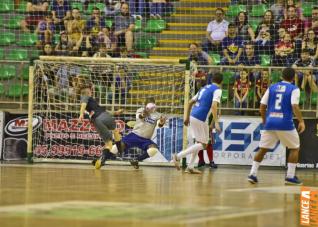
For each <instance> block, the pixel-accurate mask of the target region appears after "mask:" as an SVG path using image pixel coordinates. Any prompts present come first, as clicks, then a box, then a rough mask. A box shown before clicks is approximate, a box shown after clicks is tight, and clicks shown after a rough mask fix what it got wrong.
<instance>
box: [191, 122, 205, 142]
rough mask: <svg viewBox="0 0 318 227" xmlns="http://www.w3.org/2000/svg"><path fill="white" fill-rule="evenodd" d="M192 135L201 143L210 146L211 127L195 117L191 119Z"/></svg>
mask: <svg viewBox="0 0 318 227" xmlns="http://www.w3.org/2000/svg"><path fill="white" fill-rule="evenodd" d="M189 130H190V134H191V135H192V137H193V138H194V139H195V140H196V141H197V142H200V143H204V144H208V142H209V125H208V124H207V123H206V122H203V121H200V120H198V119H196V118H194V117H190V127H189Z"/></svg>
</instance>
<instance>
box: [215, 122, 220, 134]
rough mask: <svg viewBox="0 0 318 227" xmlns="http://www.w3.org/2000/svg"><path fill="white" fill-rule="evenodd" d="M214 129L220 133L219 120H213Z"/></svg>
mask: <svg viewBox="0 0 318 227" xmlns="http://www.w3.org/2000/svg"><path fill="white" fill-rule="evenodd" d="M215 130H216V132H217V133H221V132H222V130H221V127H220V124H219V122H215Z"/></svg>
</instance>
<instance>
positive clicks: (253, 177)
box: [247, 175, 258, 184]
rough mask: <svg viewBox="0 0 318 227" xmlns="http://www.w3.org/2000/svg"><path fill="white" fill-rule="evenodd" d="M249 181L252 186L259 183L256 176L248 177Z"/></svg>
mask: <svg viewBox="0 0 318 227" xmlns="http://www.w3.org/2000/svg"><path fill="white" fill-rule="evenodd" d="M247 180H248V181H249V182H250V183H251V184H257V183H258V180H257V177H256V176H253V175H249V176H248V177H247Z"/></svg>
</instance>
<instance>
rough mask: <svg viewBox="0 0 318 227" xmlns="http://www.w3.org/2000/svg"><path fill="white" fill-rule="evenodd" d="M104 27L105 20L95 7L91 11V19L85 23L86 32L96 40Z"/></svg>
mask: <svg viewBox="0 0 318 227" xmlns="http://www.w3.org/2000/svg"><path fill="white" fill-rule="evenodd" d="M105 27H106V22H105V18H103V17H102V16H101V12H100V10H99V9H98V8H97V7H95V8H94V9H93V10H92V15H91V18H90V19H89V20H88V21H87V23H86V30H87V31H88V33H89V34H90V35H92V36H93V37H95V38H97V35H98V33H99V32H100V31H101V30H102V29H103V28H105Z"/></svg>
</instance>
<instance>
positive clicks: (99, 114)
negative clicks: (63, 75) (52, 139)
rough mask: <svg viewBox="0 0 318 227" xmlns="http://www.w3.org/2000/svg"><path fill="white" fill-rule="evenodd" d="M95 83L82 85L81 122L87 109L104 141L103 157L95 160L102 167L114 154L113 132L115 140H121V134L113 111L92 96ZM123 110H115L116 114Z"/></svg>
mask: <svg viewBox="0 0 318 227" xmlns="http://www.w3.org/2000/svg"><path fill="white" fill-rule="evenodd" d="M93 89H94V88H93V85H92V84H89V83H83V85H82V86H81V88H80V90H81V109H80V116H79V119H78V120H79V122H82V121H83V119H84V114H85V111H87V112H88V113H89V115H90V118H91V121H92V123H93V124H94V126H95V128H96V130H97V132H98V134H99V136H100V137H101V138H102V140H103V141H104V143H105V145H104V149H103V151H102V155H101V157H100V158H99V159H98V160H96V161H94V165H95V168H96V169H100V168H101V166H102V165H103V164H104V163H105V161H106V159H109V158H111V157H112V156H113V155H112V153H111V152H110V151H111V149H112V147H113V142H112V137H113V136H112V134H114V138H115V140H120V134H119V132H118V131H117V130H116V123H115V119H114V118H113V117H112V115H111V113H109V112H107V111H105V110H104V108H102V107H101V106H99V105H98V103H97V101H96V100H95V99H94V98H93V97H92V95H93ZM121 112H122V110H118V111H116V112H114V115H118V114H120V113H121Z"/></svg>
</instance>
